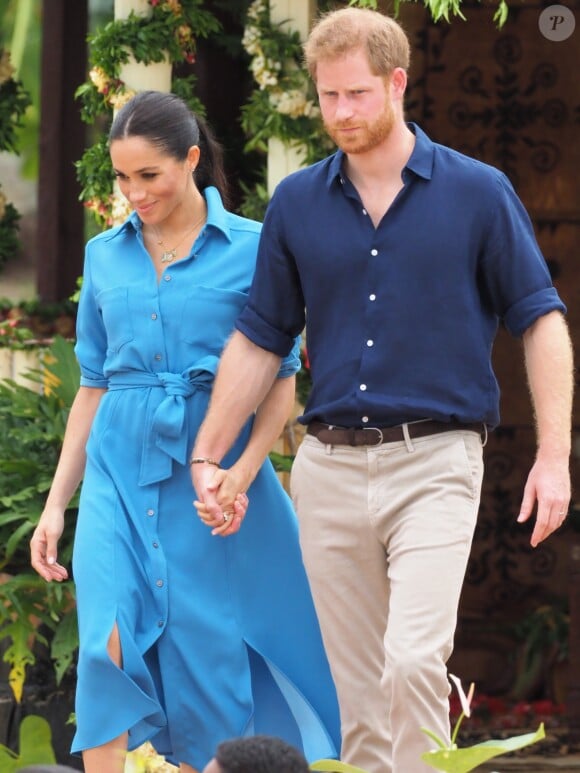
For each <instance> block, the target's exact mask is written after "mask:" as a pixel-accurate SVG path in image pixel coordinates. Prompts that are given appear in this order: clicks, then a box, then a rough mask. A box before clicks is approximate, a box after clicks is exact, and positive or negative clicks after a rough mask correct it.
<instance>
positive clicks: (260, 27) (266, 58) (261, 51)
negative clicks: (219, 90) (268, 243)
mask: <svg viewBox="0 0 580 773" xmlns="http://www.w3.org/2000/svg"><path fill="white" fill-rule="evenodd" d="M321 5H322V3H319V6H321ZM242 45H243V47H244V49H245V51H246V52H247V53H248V54H249V55H250V71H251V72H252V75H253V77H254V81H255V82H256V88H255V89H254V91H253V92H252V94H251V96H250V98H249V100H248V101H247V102H246V104H245V105H244V106H243V107H242V119H241V124H242V129H243V130H244V133H245V134H246V136H247V137H248V141H247V143H246V145H245V150H246V151H247V152H251V151H256V150H257V151H259V152H261V153H263V154H264V170H263V175H262V177H263V179H262V180H260V181H259V182H258V183H257V184H256V185H255V187H254V188H253V189H249V188H247V187H244V192H245V197H244V202H243V204H242V212H243V214H245V215H246V216H247V217H253V218H255V219H258V220H260V219H261V218H262V215H263V213H264V209H265V207H266V204H267V202H268V192H267V190H266V185H265V178H266V161H265V156H266V154H267V152H268V141H269V140H270V139H273V138H276V139H279V140H281V141H282V142H283V143H285V144H289V145H292V146H295V147H300V148H301V149H302V150H303V152H304V163H305V164H311V163H313V162H315V161H318V160H319V159H321V158H323V157H324V156H326V155H328V153H329V152H331V151H332V149H333V145H332V142H331V141H330V140H329V139H328V137H327V135H326V133H325V132H324V130H323V128H322V122H321V118H320V109H319V108H318V105H317V104H316V94H315V91H314V87H313V85H312V83H311V80H310V76H309V74H308V72H307V70H306V69H305V68H304V66H303V63H302V43H301V41H300V36H299V34H298V32H296V31H286V30H284V29H283V25H282V24H274V23H273V22H272V20H271V17H270V8H269V2H268V0H254V1H253V2H252V3H250V6H249V8H248V11H247V16H246V26H245V30H244V35H243V38H242Z"/></svg>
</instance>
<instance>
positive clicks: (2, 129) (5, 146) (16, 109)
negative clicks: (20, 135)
mask: <svg viewBox="0 0 580 773" xmlns="http://www.w3.org/2000/svg"><path fill="white" fill-rule="evenodd" d="M3 61H4V62H6V61H7V60H6V54H5V52H3V51H2V50H0V68H1V67H2V62H3ZM4 66H5V67H9V65H6V64H5V65H4ZM6 72H8V70H6ZM29 104H30V96H29V95H28V92H27V91H25V90H24V88H23V86H22V83H21V82H20V81H19V80H15V79H14V78H13V77H8V78H6V79H5V80H3V78H2V72H0V150H7V151H9V152H10V153H17V152H18V147H17V143H16V129H17V128H18V127H20V126H22V120H23V117H24V113H25V112H26V108H27V107H28V105H29Z"/></svg>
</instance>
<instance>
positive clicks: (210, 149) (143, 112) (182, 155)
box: [109, 91, 229, 207]
mask: <svg viewBox="0 0 580 773" xmlns="http://www.w3.org/2000/svg"><path fill="white" fill-rule="evenodd" d="M125 137H143V139H145V140H148V141H149V142H150V143H151V144H153V145H155V146H156V147H157V148H158V149H159V150H160V151H161V152H163V153H165V154H166V155H168V156H171V157H172V158H175V159H177V160H178V161H185V159H186V158H187V153H188V151H189V149H190V147H191V146H192V145H199V149H200V155H199V164H198V165H197V168H196V170H195V173H194V178H195V184H196V185H197V187H198V188H199V190H200V191H201V190H203V189H204V188H207V186H208V185H215V187H216V188H217V189H218V191H219V192H220V194H221V197H222V199H223V202H224V205H225V206H226V207H227V206H228V203H229V191H228V183H227V178H226V173H225V170H224V164H223V150H222V147H221V145H220V144H219V142H218V141H217V140H216V138H215V137H214V135H213V133H212V131H211V129H210V128H209V126H208V125H207V123H206V122H205V121H204V120H203V119H201V118H200V117H199V116H196V115H194V113H192V111H191V110H190V109H189V107H188V106H187V105H186V104H185V102H184V101H183V100H182V99H180V98H179V97H177V96H176V95H175V94H168V93H165V92H163V91H140V92H139V93H138V94H136V95H135V96H134V97H133V98H132V99H131V100H129V102H127V103H126V104H125V105H123V107H122V108H121V109H120V110H119V112H118V113H117V115H116V116H115V118H114V119H113V123H112V125H111V129H110V131H109V144H110V143H111V142H113V140H121V139H123V138H125Z"/></svg>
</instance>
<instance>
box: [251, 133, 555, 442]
mask: <svg viewBox="0 0 580 773" xmlns="http://www.w3.org/2000/svg"><path fill="white" fill-rule="evenodd" d="M410 128H411V130H412V131H413V132H414V133H415V135H416V142H415V147H414V150H413V153H412V155H411V157H410V159H409V161H408V163H407V165H406V167H405V169H404V170H403V183H404V187H403V189H402V190H401V191H400V192H399V194H398V196H397V197H396V199H395V200H394V202H393V203H392V204H391V206H390V207H389V209H388V211H387V213H386V214H385V216H384V217H383V219H382V220H381V222H380V224H379V226H378V227H377V228H375V227H374V225H373V223H372V220H371V218H370V217H369V215H368V214H367V212H366V211H365V209H364V207H363V205H362V203H361V199H360V197H359V195H358V193H357V191H356V189H355V188H354V186H353V185H352V183H351V182H350V181H349V180H348V178H347V177H346V176H345V175H344V173H343V169H342V167H343V160H344V154H343V153H342V152H341V151H338V152H337V153H335V154H334V155H332V156H330V157H329V158H327V159H325V160H323V161H321V162H319V163H317V164H315V165H313V166H311V167H308V168H307V169H301V170H300V171H298V172H295V173H294V174H291V175H290V176H288V177H287V178H285V179H284V180H283V181H282V182H281V183H280V184H279V185H278V187H277V189H276V191H275V192H274V195H273V197H272V199H271V201H270V204H269V206H268V210H267V212H266V217H265V220H264V227H263V229H262V234H261V238H260V247H259V254H258V263H257V269H256V274H255V276H254V281H253V284H252V288H251V290H250V295H249V298H248V303H247V305H246V307H245V309H244V310H243V311H242V313H241V315H240V317H239V318H238V321H237V323H236V326H237V328H238V329H239V330H240V331H241V332H242V333H244V335H246V336H247V337H248V338H249V339H251V340H252V341H253V342H254V343H256V344H258V345H259V346H261V347H263V348H265V349H268V350H269V351H272V352H275V353H276V354H278V355H280V356H284V355H286V354H287V353H288V352H289V351H290V349H291V347H292V343H293V341H294V338H295V336H296V335H298V334H299V333H300V332H301V331H302V330H303V328H304V324H305V323H306V344H307V347H308V356H309V359H310V366H311V373H312V379H313V388H312V391H311V393H310V397H309V399H308V402H307V405H306V408H305V412H304V416H303V417H302V421H303V422H304V423H308V422H309V421H312V420H313V419H317V420H320V421H324V422H327V423H329V424H335V425H337V426H345V427H364V426H386V425H392V424H398V423H401V422H403V421H413V420H416V419H421V418H427V417H429V418H432V419H438V420H442V421H450V420H458V421H461V422H473V421H481V422H485V423H486V424H488V425H489V426H490V427H494V426H495V425H496V424H497V423H498V422H499V388H498V384H497V380H496V378H495V375H494V373H493V370H492V365H491V349H492V344H493V340H494V337H495V335H496V332H497V328H498V324H499V323H500V321H501V322H503V323H504V324H505V326H506V327H507V329H508V330H509V331H510V332H511V333H512V334H513V335H514V336H520V335H521V334H522V333H523V332H524V331H525V330H526V328H528V327H529V326H530V325H531V324H532V323H533V322H534V321H535V320H536V319H537V318H538V317H540V316H541V315H543V314H546V313H548V312H549V311H552V310H554V309H559V310H561V311H565V306H564V304H563V303H562V301H561V300H560V298H559V297H558V294H557V292H556V290H555V289H554V287H553V285H552V281H551V279H550V274H549V272H548V269H547V266H546V263H545V260H544V258H543V256H542V254H541V252H540V249H539V247H538V244H537V242H536V239H535V236H534V233H533V228H532V225H531V222H530V219H529V217H528V215H527V213H526V212H525V210H524V207H523V205H522V203H521V201H520V200H519V198H518V197H517V195H516V194H515V192H514V190H513V188H512V186H511V184H510V182H509V180H508V179H507V177H506V176H505V175H504V174H503V173H502V172H500V171H499V170H497V169H495V168H493V167H491V166H488V165H487V164H483V163H481V162H479V161H476V160H475V159H472V158H468V157H467V156H464V155H462V154H461V153H458V152H456V151H454V150H451V149H450V148H447V147H444V146H442V145H438V144H436V143H433V142H432V141H431V140H430V139H429V138H428V137H427V136H426V135H425V134H424V132H423V131H421V129H419V128H418V127H417V126H415V125H413V124H410Z"/></svg>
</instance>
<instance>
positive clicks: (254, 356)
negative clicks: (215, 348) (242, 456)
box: [193, 331, 281, 461]
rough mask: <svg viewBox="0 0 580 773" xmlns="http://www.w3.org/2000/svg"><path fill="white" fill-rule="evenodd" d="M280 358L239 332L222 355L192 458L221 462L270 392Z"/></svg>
mask: <svg viewBox="0 0 580 773" xmlns="http://www.w3.org/2000/svg"><path fill="white" fill-rule="evenodd" d="M280 360H281V358H280V357H279V356H278V355H276V354H273V353H272V352H268V351H266V350H265V349H262V348H261V347H259V346H257V345H256V344H254V343H252V342H251V341H250V340H249V339H248V338H246V336H244V335H243V334H242V333H240V332H238V331H236V332H235V333H234V334H233V336H232V338H231V339H230V341H229V343H228V344H227V346H226V348H225V350H224V353H223V355H222V358H221V361H220V365H219V368H218V372H217V376H216V381H215V384H214V388H213V392H212V397H211V401H210V404H209V408H208V412H207V414H206V417H205V419H204V421H203V423H202V425H201V427H200V430H199V432H198V435H197V439H196V442H195V446H194V451H193V456H196V457H209V458H211V459H215V460H216V461H221V459H222V458H223V456H224V455H225V454H226V453H227V451H228V450H229V449H230V448H231V446H232V445H233V444H234V442H235V440H236V438H237V436H238V435H239V433H240V430H241V428H242V427H243V426H244V424H245V422H246V420H247V419H248V417H249V416H250V415H251V414H252V413H253V412H254V411H255V410H256V409H257V407H258V405H259V404H260V403H261V402H262V400H263V399H264V397H265V396H266V394H267V393H268V392H269V390H270V388H271V386H272V383H273V382H274V379H275V378H276V374H277V373H278V370H279V367H280Z"/></svg>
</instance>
